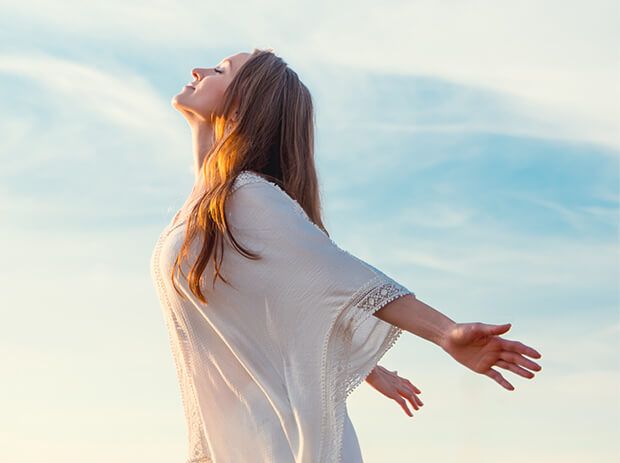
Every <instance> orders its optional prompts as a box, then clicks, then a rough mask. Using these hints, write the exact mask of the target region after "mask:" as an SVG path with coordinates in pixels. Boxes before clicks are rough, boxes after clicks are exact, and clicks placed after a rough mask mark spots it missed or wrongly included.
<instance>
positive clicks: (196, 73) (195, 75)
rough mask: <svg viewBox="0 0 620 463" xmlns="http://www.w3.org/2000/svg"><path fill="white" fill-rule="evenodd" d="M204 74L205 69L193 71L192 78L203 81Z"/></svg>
mask: <svg viewBox="0 0 620 463" xmlns="http://www.w3.org/2000/svg"><path fill="white" fill-rule="evenodd" d="M203 74H204V69H202V68H194V69H192V77H193V78H194V79H196V80H200V79H202V76H203Z"/></svg>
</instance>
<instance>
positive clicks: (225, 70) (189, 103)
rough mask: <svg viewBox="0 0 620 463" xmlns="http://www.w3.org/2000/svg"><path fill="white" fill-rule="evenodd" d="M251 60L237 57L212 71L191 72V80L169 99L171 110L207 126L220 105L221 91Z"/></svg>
mask: <svg viewBox="0 0 620 463" xmlns="http://www.w3.org/2000/svg"><path fill="white" fill-rule="evenodd" d="M250 56H251V54H250V53H237V54H236V55H232V56H229V57H227V58H224V59H223V60H222V61H220V62H219V64H218V65H217V66H215V67H212V68H194V69H192V77H193V80H192V81H191V82H190V83H188V84H187V85H186V86H185V87H183V90H181V92H180V93H178V94H177V95H175V96H174V97H173V98H172V102H171V104H172V106H173V107H174V108H175V109H177V110H178V111H180V112H181V113H182V114H183V115H184V116H185V117H186V118H188V119H196V118H197V119H198V120H200V121H201V122H206V123H210V122H211V115H212V114H213V113H214V111H216V109H217V108H218V107H220V105H221V104H222V102H223V97H224V91H225V90H226V88H227V87H228V85H229V84H230V82H231V81H232V79H233V77H234V76H235V74H236V73H237V71H238V70H239V68H241V66H242V65H243V64H244V63H245V62H246V61H247V60H248V59H249V58H250Z"/></svg>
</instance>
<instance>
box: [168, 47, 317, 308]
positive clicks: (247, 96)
mask: <svg viewBox="0 0 620 463" xmlns="http://www.w3.org/2000/svg"><path fill="white" fill-rule="evenodd" d="M235 111H237V117H236V118H233V117H231V116H232V114H233V112H235ZM211 123H212V124H213V128H214V136H215V143H214V144H213V146H212V148H211V149H210V150H209V152H207V153H206V155H205V157H204V159H205V160H204V162H203V164H202V171H201V172H202V175H204V184H205V185H207V188H206V189H205V191H204V192H203V193H202V196H201V197H200V198H199V200H198V201H197V203H196V204H195V206H194V207H193V208H192V210H191V212H190V214H189V216H188V219H187V223H186V231H185V240H184V242H183V245H182V246H181V249H180V251H179V254H178V255H177V257H176V260H175V262H174V265H173V268H172V272H171V274H170V276H171V278H172V284H173V287H174V288H175V290H176V292H177V293H179V294H180V295H181V296H183V294H182V293H181V292H180V291H179V289H178V288H177V286H176V284H175V275H176V274H177V272H180V273H181V274H182V275H183V276H185V275H184V274H183V271H182V269H181V263H182V261H183V259H184V258H186V257H187V255H188V251H189V248H190V244H191V242H192V240H193V239H194V238H195V237H196V236H197V235H198V234H202V236H203V238H204V239H203V240H202V248H201V250H200V253H199V256H198V257H197V259H196V262H195V263H194V264H193V265H192V267H191V269H190V272H189V276H188V277H187V281H188V284H189V289H190V291H191V292H192V293H193V294H194V295H195V296H196V297H197V298H198V299H199V300H200V301H202V302H203V303H207V300H206V298H205V296H204V295H203V293H202V290H201V288H200V279H201V276H202V273H203V272H204V270H205V268H206V266H207V264H208V262H209V259H210V258H211V257H213V262H214V269H215V272H214V276H213V285H215V282H216V280H217V277H218V276H219V277H220V278H221V279H222V281H224V282H225V283H227V284H230V283H229V282H228V281H226V279H225V278H224V277H223V276H222V275H221V273H220V268H221V264H222V260H223V258H224V243H223V238H224V233H226V234H227V235H228V237H229V238H230V241H231V242H232V243H233V246H234V248H235V249H236V250H237V251H238V252H240V253H241V254H242V255H243V256H245V257H247V258H249V259H253V260H254V259H259V258H260V256H259V255H258V254H255V253H253V252H251V251H249V250H247V249H245V248H244V247H243V246H241V245H240V244H239V243H238V242H237V240H236V239H235V238H234V236H233V235H232V233H231V231H230V229H229V227H228V223H227V221H226V213H225V201H226V198H227V197H228V195H229V193H230V190H231V188H232V186H233V183H234V181H235V178H236V176H237V175H238V174H239V173H240V172H241V171H243V170H251V171H253V172H255V173H257V174H259V175H261V176H262V177H264V178H266V179H267V180H269V181H271V182H273V183H276V184H277V185H278V186H280V187H281V188H282V189H283V190H284V191H285V192H286V193H287V194H288V195H289V196H290V197H291V198H293V199H294V200H296V201H297V202H298V203H299V205H300V206H301V207H302V208H303V209H304V210H305V212H306V214H307V215H308V217H309V218H310V220H312V222H314V223H315V224H316V225H317V226H318V227H319V228H320V229H321V230H323V231H324V232H325V233H326V234H327V235H328V236H329V234H328V233H327V230H326V229H325V226H324V225H323V222H322V220H321V201H320V196H319V184H318V179H317V173H316V169H315V164H314V109H313V103H312V97H311V95H310V91H309V90H308V88H307V87H306V86H305V85H304V84H303V83H302V82H301V80H300V79H299V77H298V76H297V73H295V71H293V70H292V69H291V68H290V67H289V66H288V65H287V63H286V62H285V61H284V60H283V59H282V58H280V57H279V56H277V55H275V54H274V53H273V52H272V51H271V50H260V49H254V51H253V53H252V55H251V56H250V58H249V59H248V60H247V61H246V62H245V63H244V64H243V65H242V66H241V67H240V68H239V70H238V71H237V74H236V75H235V77H234V78H233V79H232V81H231V83H230V84H229V86H228V87H227V89H226V91H225V93H224V98H223V103H222V107H221V108H219V110H218V111H216V112H215V113H214V115H213V116H212V118H211ZM218 259H219V262H218Z"/></svg>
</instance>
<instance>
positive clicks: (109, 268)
mask: <svg viewBox="0 0 620 463" xmlns="http://www.w3.org/2000/svg"><path fill="white" fill-rule="evenodd" d="M619 8H620V6H619V5H618V3H617V2H614V1H601V0H594V1H588V2H585V1H584V2H577V1H566V0H565V1H562V2H560V1H530V0H524V1H520V2H507V1H482V0H472V1H455V0H434V1H415V0H414V1H396V0H388V1H383V2H367V1H360V0H358V1H355V2H353V1H349V0H344V1H339V2H328V1H322V0H319V1H313V2H299V3H290V2H284V1H272V2H265V1H260V2H259V1H243V2H234V3H233V2H225V3H218V2H212V1H201V2H197V1H176V2H171V1H163V0H160V1H153V0H151V1H148V2H147V1H122V2H121V1H119V0H108V1H105V2H103V1H90V2H79V1H68V0H65V1H56V0H51V1H35V0H23V1H21V2H8V1H6V0H0V100H1V101H2V104H1V105H0V161H1V165H2V168H1V169H0V230H1V231H0V256H1V257H2V261H3V262H4V264H5V265H4V267H3V268H2V270H0V272H1V276H0V281H1V291H0V315H1V316H2V320H3V323H2V327H1V328H0V330H1V336H0V352H1V355H2V363H3V368H2V369H1V370H0V371H1V373H0V384H1V385H2V386H1V389H0V391H1V393H0V409H2V413H1V414H0V460H1V461H10V462H13V463H31V462H32V463H34V462H40V461H46V462H50V463H60V462H62V463H69V462H81V461H84V460H85V459H86V458H87V459H88V460H89V461H90V462H92V463H100V462H101V463H103V462H106V463H108V462H118V463H124V462H136V461H149V462H151V463H165V462H166V463H167V462H171V461H179V462H180V461H184V458H185V454H186V434H185V431H186V430H185V423H184V418H183V415H182V407H181V399H180V395H179V387H178V381H177V378H176V371H175V367H174V363H173V358H172V355H171V352H170V347H169V341H168V334H167V332H166V327H165V323H164V318H163V316H162V312H161V308H160V304H159V301H158V299H157V295H156V293H155V288H154V285H153V282H152V281H151V280H150V274H149V259H150V256H151V253H152V251H153V247H154V245H155V242H156V240H157V237H158V236H159V233H160V232H161V230H162V229H163V227H164V226H165V225H166V224H167V223H168V222H169V221H170V219H171V218H172V215H173V213H174V211H176V210H177V209H178V208H179V207H180V206H181V205H182V204H183V202H184V200H185V198H186V195H187V194H188V193H189V192H190V190H191V187H192V182H193V172H192V146H191V134H190V132H189V128H188V126H187V124H186V123H185V121H184V120H183V119H182V117H181V116H180V114H178V113H177V112H176V111H175V110H174V109H173V108H172V106H171V105H170V101H171V99H172V97H173V96H174V95H176V94H177V93H178V92H179V91H180V90H181V89H182V87H183V85H185V84H186V83H188V82H190V81H191V80H192V76H191V69H192V68H193V67H208V66H213V65H216V64H217V63H218V62H219V61H221V59H222V58H224V57H226V56H229V55H232V54H235V53H237V52H239V51H248V52H249V51H252V50H253V49H254V48H272V49H273V50H274V52H276V54H278V55H279V56H281V57H282V58H283V59H284V60H285V61H286V62H287V63H288V64H289V66H290V67H291V68H293V69H294V70H295V71H296V72H297V73H298V75H299V76H300V78H301V79H302V81H303V82H304V83H305V84H306V85H307V86H308V88H309V89H310V91H311V93H312V96H313V101H314V104H315V111H316V122H317V124H316V135H317V147H316V164H317V168H318V173H319V182H320V186H321V195H322V199H323V208H324V219H325V220H324V222H325V224H326V226H327V228H328V230H329V232H330V235H331V237H332V238H333V239H334V241H335V242H337V243H338V244H339V246H340V247H342V248H344V249H346V250H347V251H349V252H350V253H352V254H354V255H356V256H358V257H360V258H362V259H364V260H365V261H367V262H369V263H371V264H372V265H374V266H376V267H378V268H380V269H382V271H384V272H385V273H387V274H388V275H390V276H391V277H392V278H394V279H395V280H396V281H398V282H400V283H401V284H403V285H405V286H406V287H407V288H409V289H410V290H412V291H414V292H415V294H416V296H417V297H418V298H419V299H421V300H423V301H424V302H426V303H427V304H430V305H431V306H433V307H434V308H436V309H437V310H440V311H442V312H443V313H445V314H446V315H448V316H449V317H451V318H452V319H454V320H456V321H459V322H470V321H482V322H485V323H507V322H510V323H512V324H513V326H512V328H511V329H510V331H508V333H506V334H505V335H504V336H503V337H504V338H507V339H513V340H519V341H521V342H523V343H525V344H527V345H529V346H531V347H534V348H535V349H536V350H538V351H539V352H540V353H541V354H542V358H541V359H540V360H537V362H538V363H540V364H541V366H542V367H543V369H542V371H540V372H538V373H537V374H536V376H535V378H534V379H531V380H530V379H525V378H523V377H520V376H517V375H515V374H513V373H511V372H509V371H506V370H503V369H500V368H497V370H498V371H500V372H501V373H502V374H503V375H504V377H505V378H506V379H508V380H509V381H510V382H511V383H512V384H513V385H514V386H515V390H514V391H507V390H506V389H504V388H502V387H501V386H499V385H498V384H497V383H495V382H494V381H493V380H491V379H490V378H488V377H487V376H484V375H478V374H476V373H474V372H472V371H470V370H467V369H465V368H464V367H463V366H461V365H460V364H458V363H456V362H454V361H453V360H452V359H451V358H450V357H449V356H448V355H446V354H445V353H444V352H443V351H442V350H441V349H439V348H438V347H437V346H435V345H433V344H430V343H428V342H427V341H425V340H423V339H421V338H417V337H415V336H413V335H411V334H408V333H405V334H403V335H402V336H401V337H400V338H399V340H398V341H397V343H396V344H395V345H394V346H393V347H392V349H390V351H388V353H387V354H386V355H385V356H384V357H383V358H382V359H381V361H380V362H379V363H380V364H381V365H383V366H385V367H386V368H389V369H391V370H394V369H396V370H398V373H399V374H400V375H401V376H404V377H406V378H408V379H409V380H410V381H411V382H412V383H413V384H415V385H416V386H417V387H419V388H420V389H421V390H422V394H421V395H420V397H421V399H422V400H423V402H424V406H423V407H422V408H421V409H420V410H419V411H415V410H413V414H414V416H413V418H410V417H408V416H406V415H405V414H404V412H403V410H402V409H401V408H400V405H398V404H397V403H396V402H395V401H392V400H390V399H387V398H386V397H384V396H382V395H380V394H379V393H378V392H377V391H375V390H374V389H372V388H371V387H370V386H368V385H367V384H366V383H362V384H360V386H358V388H357V389H356V390H355V391H354V392H353V394H352V395H351V396H350V398H349V400H348V410H349V415H350V416H351V420H352V422H353V424H354V427H355V429H356V432H357V435H358V438H359V441H360V445H361V447H362V453H363V455H364V460H365V462H366V463H375V462H377V463H380V462H384V461H412V462H415V461H424V462H426V463H446V462H447V463H450V462H459V463H461V462H464V463H470V462H476V463H486V462H495V461H497V460H498V459H501V460H502V461H503V462H505V463H513V462H514V463H516V462H522V461H524V460H527V461H529V462H532V463H538V462H541V463H554V462H562V463H572V462H583V461H597V462H601V463H607V462H615V461H618V458H620V444H618V442H619V441H620V440H619V439H618V437H620V289H619V285H618V281H619V279H620V252H619V251H620V247H619V239H620V235H619V230H620V228H619V225H620V214H619V212H620V209H619V199H620V27H619V24H620V10H619Z"/></svg>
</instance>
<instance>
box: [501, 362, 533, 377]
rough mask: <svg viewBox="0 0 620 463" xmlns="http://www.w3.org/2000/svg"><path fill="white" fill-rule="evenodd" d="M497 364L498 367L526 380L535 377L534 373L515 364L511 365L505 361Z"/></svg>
mask: <svg viewBox="0 0 620 463" xmlns="http://www.w3.org/2000/svg"><path fill="white" fill-rule="evenodd" d="M495 364H496V365H497V366H498V367H500V368H503V369H504V370H510V371H512V372H513V373H515V374H517V375H519V376H523V377H524V378H529V379H532V378H533V377H534V373H532V372H531V371H528V370H526V369H525V368H521V367H520V366H518V365H515V364H514V363H509V362H506V361H505V360H498V361H497V362H495Z"/></svg>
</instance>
